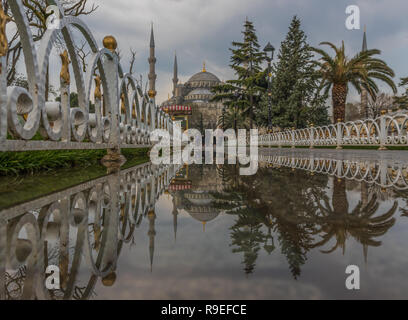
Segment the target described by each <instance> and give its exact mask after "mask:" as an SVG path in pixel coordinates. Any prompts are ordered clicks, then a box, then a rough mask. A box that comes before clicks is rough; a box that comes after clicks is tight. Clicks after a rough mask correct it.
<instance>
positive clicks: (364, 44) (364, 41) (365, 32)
mask: <svg viewBox="0 0 408 320" xmlns="http://www.w3.org/2000/svg"><path fill="white" fill-rule="evenodd" d="M367 50H368V49H367V26H364V37H363V52H365V51H367Z"/></svg>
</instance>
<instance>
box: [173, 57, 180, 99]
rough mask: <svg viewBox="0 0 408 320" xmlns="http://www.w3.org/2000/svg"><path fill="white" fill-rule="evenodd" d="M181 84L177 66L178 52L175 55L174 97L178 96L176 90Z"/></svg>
mask: <svg viewBox="0 0 408 320" xmlns="http://www.w3.org/2000/svg"><path fill="white" fill-rule="evenodd" d="M178 82H179V79H178V65H177V52H176V53H175V54H174V71H173V97H175V96H176V93H177V92H176V89H177V84H178Z"/></svg>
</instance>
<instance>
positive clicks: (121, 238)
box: [0, 149, 408, 300]
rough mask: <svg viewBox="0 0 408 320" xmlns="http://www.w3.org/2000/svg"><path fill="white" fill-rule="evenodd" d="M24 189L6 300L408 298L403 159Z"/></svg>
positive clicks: (179, 171)
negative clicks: (52, 278) (54, 272)
mask: <svg viewBox="0 0 408 320" xmlns="http://www.w3.org/2000/svg"><path fill="white" fill-rule="evenodd" d="M32 179H33V178H30V179H29V182H27V183H28V184H29V186H30V188H33V181H32ZM34 179H35V178H34ZM24 183H25V182H24V181H21V182H20V184H22V185H24ZM6 189H7V188H4V186H3V189H2V190H1V192H0V199H1V200H5V199H4V198H5V197H10V196H11V193H10V190H6ZM20 189H24V188H17V191H15V192H14V195H13V196H12V197H13V198H14V197H15V199H16V201H15V203H13V201H10V199H8V200H9V201H1V202H0V203H3V204H4V205H3V206H2V207H0V208H2V209H0V290H1V291H0V295H1V298H2V299H34V298H37V299H223V300H225V299H379V298H396V299H402V298H404V299H407V298H408V281H407V280H406V279H408V249H407V240H406V238H407V236H406V233H407V231H408V205H407V200H408V156H407V155H405V153H400V152H394V153H393V152H384V153H381V154H379V153H376V152H369V151H367V152H358V153H356V152H352V151H343V152H337V151H330V152H328V151H309V150H290V149H288V150H269V151H263V152H261V154H260V156H259V170H258V172H257V174H256V175H253V176H240V175H239V167H238V166H237V165H223V166H221V165H219V166H216V165H214V166H213V165H203V166H198V165H193V166H173V165H171V166H154V165H152V164H145V165H140V166H138V167H134V168H130V169H126V170H123V171H121V172H119V173H115V174H110V175H107V176H99V175H98V178H96V179H93V180H90V181H85V182H82V183H77V182H76V183H75V185H74V186H71V187H69V188H65V189H62V190H58V191H55V190H52V193H50V194H44V195H39V194H37V193H35V195H33V196H32V197H31V198H30V197H29V196H27V194H26V193H27V191H21V190H20ZM22 192H25V194H24V197H21V196H20V193H22ZM21 199H26V200H27V201H25V202H22V201H21ZM349 265H356V266H358V267H359V268H360V273H361V289H360V290H359V291H349V290H347V288H346V286H345V281H346V278H347V277H348V275H347V274H346V273H345V271H346V268H347V266H349ZM48 266H56V267H58V270H59V272H60V280H61V281H60V284H59V289H56V288H53V289H49V288H48V289H47V277H48V275H47V274H46V269H47V267H48Z"/></svg>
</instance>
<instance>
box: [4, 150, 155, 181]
mask: <svg viewBox="0 0 408 320" xmlns="http://www.w3.org/2000/svg"><path fill="white" fill-rule="evenodd" d="M147 152H148V149H123V150H122V154H123V155H124V156H125V157H126V159H127V160H128V162H134V161H136V162H138V163H141V162H145V161H147V160H148V158H147ZM105 155H106V150H68V151H65V150H61V151H25V152H0V175H9V174H32V173H35V172H39V171H50V170H56V169H63V168H73V167H82V168H84V167H89V166H92V165H100V160H101V159H102V158H103V157H104V156H105Z"/></svg>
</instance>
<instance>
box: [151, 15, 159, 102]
mask: <svg viewBox="0 0 408 320" xmlns="http://www.w3.org/2000/svg"><path fill="white" fill-rule="evenodd" d="M155 48H156V46H155V43H154V31H153V23H152V30H151V33H150V57H149V66H150V72H149V97H150V98H151V99H154V98H155V97H156V94H157V92H156V79H157V75H156V61H157V60H156V56H155Z"/></svg>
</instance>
